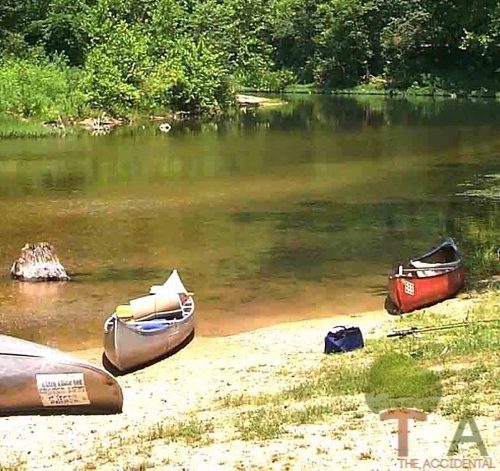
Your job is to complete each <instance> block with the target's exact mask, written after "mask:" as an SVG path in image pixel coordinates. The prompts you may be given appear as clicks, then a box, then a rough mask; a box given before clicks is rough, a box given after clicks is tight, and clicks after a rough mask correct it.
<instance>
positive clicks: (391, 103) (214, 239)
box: [0, 95, 500, 349]
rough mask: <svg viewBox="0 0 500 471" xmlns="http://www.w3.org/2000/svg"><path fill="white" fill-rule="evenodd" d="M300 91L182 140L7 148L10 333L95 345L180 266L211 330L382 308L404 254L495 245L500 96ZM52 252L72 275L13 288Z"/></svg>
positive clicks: (4, 263) (4, 279)
mask: <svg viewBox="0 0 500 471" xmlns="http://www.w3.org/2000/svg"><path fill="white" fill-rule="evenodd" d="M286 98H287V99H288V100H289V103H288V104H287V105H286V106H283V107H279V108H274V109H267V110H266V109H262V110H259V111H248V112H246V113H240V114H234V115H233V116H230V117H227V118H225V119H220V120H217V121H215V122H190V121H186V122H175V123H173V129H172V131H171V132H170V133H169V134H162V133H160V132H159V131H158V130H157V127H158V123H156V124H150V123H145V124H141V125H138V126H134V127H122V128H120V129H117V130H115V131H114V132H113V133H111V134H110V135H108V136H91V135H89V134H88V133H86V132H81V133H76V134H74V135H71V136H68V137H66V138H49V139H40V140H30V139H26V140H24V139H18V140H3V141H0V213H1V214H2V216H3V222H2V224H1V225H0V242H1V244H0V331H1V332H2V333H6V334H11V335H16V336H20V337H23V338H26V339H30V340H34V341H37V342H41V343H46V344H49V345H52V346H57V347H60V348H63V349H80V348H90V347H96V346H98V345H100V343H101V338H102V323H103V320H104V319H105V318H106V317H107V315H109V313H111V312H112V311H113V309H114V307H115V306H116V305H117V304H122V303H126V302H127V301H128V300H129V299H131V298H133V297H136V296H140V295H142V294H145V293H147V291H148V289H149V286H150V285H152V284H159V283H161V282H163V280H164V279H165V278H166V277H167V276H168V274H169V272H170V270H171V269H172V268H178V269H179V272H180V274H181V276H182V278H183V280H184V281H185V284H186V286H187V287H188V289H190V290H192V291H194V292H195V299H196V302H197V316H198V317H197V333H198V334H199V335H200V334H201V335H226V334H231V333H235V332H240V331H244V330H248V329H252V328H256V327H259V326H264V325H269V324H271V323H275V322H282V321H287V320H297V319H306V318H314V317H320V316H332V317H333V316H334V315H335V314H340V313H347V312H354V311H362V310H372V309H379V308H382V306H383V299H384V294H385V284H386V273H387V271H388V269H389V267H390V265H391V264H392V262H394V261H395V260H398V259H401V258H405V257H409V256H412V255H416V254H418V253H419V252H421V251H423V250H426V249H427V248H429V247H430V246H432V245H434V244H435V243H436V242H438V241H439V240H440V239H441V238H443V237H446V236H453V237H455V238H456V239H457V241H458V242H459V244H460V247H461V248H462V250H463V252H464V255H465V256H466V257H470V256H472V254H474V253H475V251H477V250H478V247H479V246H481V245H486V244H490V243H495V242H496V240H495V238H496V234H497V231H498V227H499V223H500V207H499V203H498V201H496V200H495V199H488V198H480V197H477V196H471V195H472V194H474V192H475V191H476V190H481V189H483V190H484V188H487V187H488V185H489V182H490V180H491V177H492V175H493V176H494V175H497V174H498V173H499V171H498V166H499V163H500V133H499V130H500V103H498V102H494V101H476V102H474V101H460V100H431V99H418V100H417V99H415V100H405V99H386V98H382V97H357V98H346V97H329V96H312V95H297V96H290V97H286ZM39 241H49V242H51V243H52V244H53V245H54V246H55V248H56V251H57V254H58V256H59V258H60V260H61V262H62V263H63V265H64V266H65V267H66V269H67V270H68V272H69V273H70V275H71V276H72V281H71V282H68V283H19V282H16V281H14V280H11V279H10V278H9V269H10V265H11V263H12V262H13V260H14V259H15V258H17V256H18V254H19V252H20V249H21V247H22V246H23V245H24V244H25V243H26V242H39ZM333 323H334V319H332V324H333ZM322 334H323V333H319V334H318V338H319V339H320V338H321V336H322Z"/></svg>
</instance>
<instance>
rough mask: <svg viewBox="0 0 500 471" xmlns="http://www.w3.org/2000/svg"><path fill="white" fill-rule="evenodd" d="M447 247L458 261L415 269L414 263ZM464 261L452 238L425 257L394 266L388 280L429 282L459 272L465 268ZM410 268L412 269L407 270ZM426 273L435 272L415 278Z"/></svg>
mask: <svg viewBox="0 0 500 471" xmlns="http://www.w3.org/2000/svg"><path fill="white" fill-rule="evenodd" d="M446 247H451V248H452V249H453V251H454V252H455V255H456V259H455V260H453V261H451V262H442V263H435V264H432V266H428V267H420V268H417V267H414V266H413V262H420V261H422V260H423V259H425V258H428V257H431V256H432V255H434V254H436V253H437V252H439V251H440V250H442V249H444V248H446ZM463 265H464V264H463V260H462V256H461V255H460V252H459V251H458V247H457V245H456V243H455V241H454V240H453V239H452V238H448V239H446V240H445V241H444V242H442V243H441V244H439V245H437V246H436V247H433V248H432V249H431V250H429V251H428V252H426V253H425V254H423V255H420V256H419V257H414V258H410V259H408V260H405V261H403V262H399V263H398V264H397V266H394V267H393V269H392V270H391V271H390V272H389V274H388V278H389V280H393V279H398V278H404V279H411V280H413V281H416V280H424V279H425V280H428V279H431V278H437V277H440V276H447V275H449V274H451V273H453V272H455V271H457V270H460V269H461V268H463ZM405 266H406V267H408V266H410V267H411V268H405ZM426 271H429V272H434V273H433V274H431V275H425V274H424V275H423V276H414V274H415V275H417V274H418V273H424V272H426Z"/></svg>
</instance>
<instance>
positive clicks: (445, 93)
mask: <svg viewBox="0 0 500 471" xmlns="http://www.w3.org/2000/svg"><path fill="white" fill-rule="evenodd" d="M498 90H500V84H497V85H496V86H491V85H489V86H488V87H486V86H477V85H475V84H470V85H468V86H467V85H465V86H451V87H449V88H446V87H440V86H431V85H420V84H418V83H415V84H414V85H412V86H410V87H406V88H397V87H390V86H388V85H387V84H386V83H385V81H384V80H383V79H380V78H374V79H373V80H372V81H371V82H370V83H363V84H359V85H355V86H353V87H348V88H322V87H318V86H317V85H315V84H296V85H290V86H288V87H286V88H285V89H284V90H283V91H284V92H285V93H320V94H329V95H382V96H391V97H392V96H394V97H403V96H421V97H449V98H458V97H461V98H496V99H500V92H499V91H498ZM247 91H248V90H247ZM253 91H254V92H258V91H259V90H253Z"/></svg>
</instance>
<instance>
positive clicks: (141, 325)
mask: <svg viewBox="0 0 500 471" xmlns="http://www.w3.org/2000/svg"><path fill="white" fill-rule="evenodd" d="M129 325H130V326H131V327H133V328H134V329H136V330H140V331H141V332H152V331H155V330H160V329H164V328H165V327H167V326H169V325H172V324H171V323H170V322H154V321H148V322H134V323H129Z"/></svg>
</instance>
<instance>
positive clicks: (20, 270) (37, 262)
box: [10, 242, 70, 281]
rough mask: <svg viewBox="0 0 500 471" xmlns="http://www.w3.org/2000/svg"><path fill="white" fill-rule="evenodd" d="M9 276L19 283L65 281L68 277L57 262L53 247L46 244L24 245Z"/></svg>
mask: <svg viewBox="0 0 500 471" xmlns="http://www.w3.org/2000/svg"><path fill="white" fill-rule="evenodd" d="M10 274H11V275H12V277H13V278H15V279H17V280H20V281H67V280H69V279H70V278H69V276H68V275H67V273H66V270H65V269H64V267H63V266H62V265H61V262H59V259H58V258H57V255H56V254H55V251H54V247H52V245H50V244H49V243H47V242H40V243H38V244H26V245H25V246H24V247H23V248H22V249H21V256H20V257H19V258H18V259H17V260H16V261H15V262H14V263H13V264H12V268H11V269H10Z"/></svg>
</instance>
